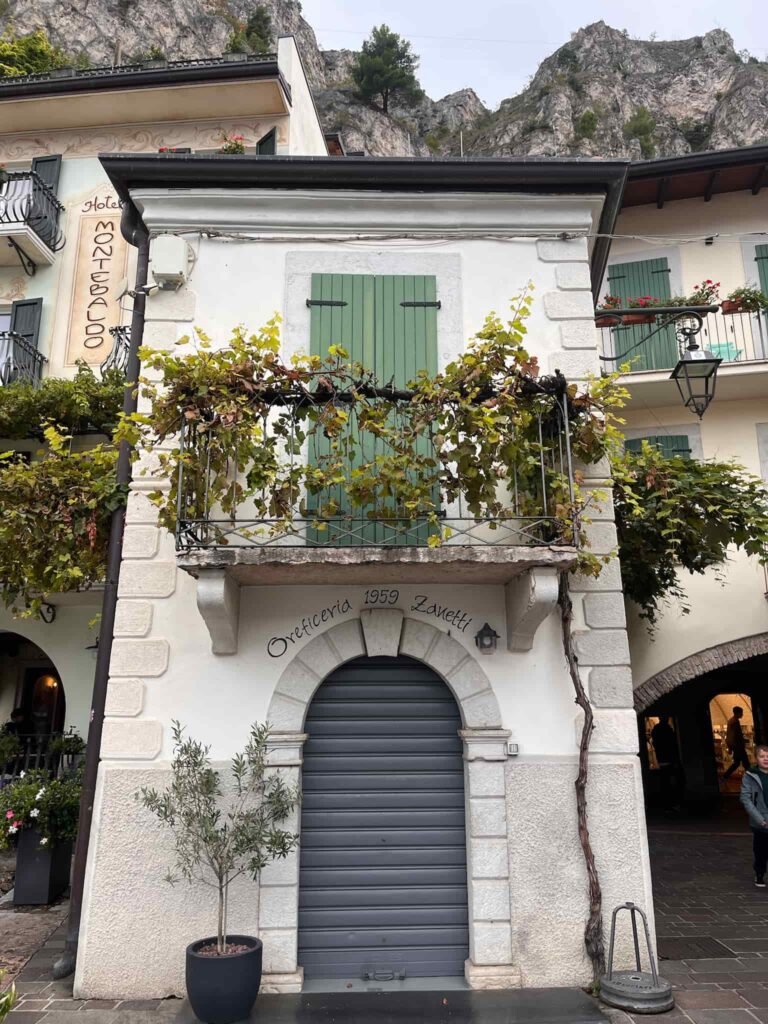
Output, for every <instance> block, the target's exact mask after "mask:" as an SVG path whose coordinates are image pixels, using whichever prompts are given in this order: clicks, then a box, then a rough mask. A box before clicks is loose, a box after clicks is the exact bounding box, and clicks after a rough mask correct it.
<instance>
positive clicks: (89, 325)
mask: <svg viewBox="0 0 768 1024" xmlns="http://www.w3.org/2000/svg"><path fill="white" fill-rule="evenodd" d="M80 212H81V214H82V215H81V217H80V219H79V227H78V239H77V251H76V257H75V272H74V283H73V289H72V307H71V314H70V319H69V339H68V344H67V360H66V361H67V364H68V365H71V364H73V363H75V362H76V361H77V360H78V359H83V360H85V362H87V363H102V362H103V361H104V359H105V358H106V357H107V355H108V353H109V350H110V349H111V348H112V335H111V334H110V333H109V328H110V327H116V326H117V325H118V324H119V323H120V303H119V301H118V299H117V298H116V296H115V289H116V286H117V284H118V283H119V282H120V280H121V279H122V278H123V277H124V276H125V268H126V260H127V256H128V245H127V243H126V241H125V239H124V238H123V236H122V235H121V234H120V206H119V204H118V202H117V200H116V199H114V198H113V197H112V196H95V197H93V198H92V199H89V200H88V201H87V202H85V203H83V205H82V207H81V210H80Z"/></svg>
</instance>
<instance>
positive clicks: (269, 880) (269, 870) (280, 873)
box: [261, 852, 299, 891]
mask: <svg viewBox="0 0 768 1024" xmlns="http://www.w3.org/2000/svg"><path fill="white" fill-rule="evenodd" d="M298 884H299V855H298V853H295V852H294V853H289V854H288V856H287V857H282V858H281V859H280V860H273V861H272V862H271V863H269V864H267V865H266V867H264V868H262V870H261V885H262V887H264V886H268V885H293V886H297V885H298ZM262 891H263V889H262Z"/></svg>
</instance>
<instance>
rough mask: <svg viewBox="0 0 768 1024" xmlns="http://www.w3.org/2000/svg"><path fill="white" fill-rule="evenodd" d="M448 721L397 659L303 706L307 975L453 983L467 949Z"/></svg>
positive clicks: (415, 672) (452, 730)
mask: <svg viewBox="0 0 768 1024" xmlns="http://www.w3.org/2000/svg"><path fill="white" fill-rule="evenodd" d="M460 728H461V719H460V716H459V710H458V707H457V706H456V702H455V701H454V699H453V696H452V695H451V693H450V691H449V690H448V687H447V686H446V685H445V684H444V683H443V682H442V680H441V679H439V678H438V676H437V675H435V673H434V672H432V671H431V670H430V669H428V668H426V667H425V666H424V665H421V664H420V663H419V662H416V661H412V660H411V659H409V658H361V659H358V660H357V661H353V662H350V663H349V664H347V665H345V666H343V667H342V668H340V669H339V670H337V671H336V672H334V673H333V675H331V676H329V678H328V679H327V680H326V681H325V682H324V683H323V684H322V686H321V687H320V689H319V690H318V691H317V693H316V695H315V698H314V700H313V701H312V704H311V706H310V709H309V715H308V717H307V722H306V732H307V733H308V734H309V739H308V740H307V742H306V744H305V747H304V767H303V772H302V790H303V797H302V812H301V890H300V897H299V963H300V964H301V965H302V966H303V968H304V974H305V977H307V978H313V977H314V978H317V977H324V978H360V977H364V976H365V975H366V973H369V972H370V973H374V974H375V975H377V976H378V977H380V978H386V977H387V976H388V975H389V974H390V973H400V972H402V971H405V973H406V975H407V977H440V976H449V975H462V974H463V973H464V961H465V960H466V959H467V957H468V955H469V936H468V923H467V877H466V838H465V832H464V765H463V762H462V748H461V740H460V738H459V736H458V730H459V729H460Z"/></svg>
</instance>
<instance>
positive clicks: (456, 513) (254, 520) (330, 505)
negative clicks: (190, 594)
mask: <svg viewBox="0 0 768 1024" xmlns="http://www.w3.org/2000/svg"><path fill="white" fill-rule="evenodd" d="M567 401H568V400H567V397H566V396H565V395H557V396H555V395H553V396H551V403H550V404H549V406H548V407H547V408H546V409H542V411H541V412H540V413H539V414H538V415H537V418H536V420H535V431H536V432H537V437H538V440H537V443H536V445H535V448H536V451H537V452H538V457H537V459H536V461H535V464H532V462H531V459H530V457H528V459H527V461H525V463H524V464H521V465H520V466H511V467H505V470H507V477H506V482H505V483H504V485H503V486H502V487H500V488H499V492H498V498H499V501H498V506H497V507H499V508H501V509H503V511H499V512H494V513H492V514H488V515H473V514H472V513H471V512H469V511H468V510H467V507H466V501H465V499H464V498H462V497H461V496H459V497H458V498H457V499H455V500H448V499H447V498H446V496H445V495H444V494H443V493H441V488H440V483H439V473H438V471H437V470H435V480H434V483H433V484H431V483H430V482H429V481H427V489H429V487H430V486H431V487H432V495H433V497H432V504H433V508H434V512H433V513H432V514H428V513H427V514H423V515H418V514H409V513H408V512H407V511H406V510H404V509H403V508H398V507H396V506H395V505H393V504H392V501H391V499H388V498H387V497H385V496H384V495H383V494H382V496H381V497H379V496H376V497H374V499H373V501H372V503H371V505H370V506H366V507H362V508H360V507H357V508H355V507H354V506H353V505H352V502H351V501H349V499H348V496H346V495H345V487H344V484H342V485H341V486H335V487H333V488H330V489H328V490H324V491H322V492H321V493H314V494H306V493H303V494H298V495H297V496H296V501H295V503H294V504H295V514H294V515H293V516H291V517H290V518H289V519H288V520H286V519H273V518H270V517H269V516H265V515H263V514H261V515H260V514H258V513H256V512H255V511H254V510H255V508H257V507H260V508H262V509H263V508H265V507H267V508H268V507H269V505H270V496H269V495H268V494H266V493H265V492H260V493H258V494H254V493H253V492H249V491H248V484H247V481H248V478H249V471H250V470H251V468H252V467H250V466H249V465H248V464H247V463H245V461H244V459H243V458H242V456H241V455H240V454H239V452H238V448H237V445H236V444H234V445H233V446H232V449H231V452H230V451H227V453H226V455H227V467H228V468H227V471H226V472H227V481H228V483H227V487H228V488H231V494H232V495H233V500H232V502H231V504H232V506H233V510H232V511H231V512H228V513H227V514H223V513H222V511H221V502H219V503H218V504H217V502H216V499H215V498H214V497H212V486H211V484H212V480H213V479H214V476H215V477H216V480H217V484H218V485H219V491H218V494H219V496H220V494H221V489H220V470H216V471H214V470H212V469H211V468H210V465H211V459H210V456H208V457H207V458H206V433H205V429H206V428H205V426H204V425H201V424H199V423H195V422H185V423H184V425H183V427H182V433H181V437H180V460H179V479H178V503H177V528H176V544H177V549H178V550H179V551H187V552H191V551H200V550H210V549H216V548H227V549H232V548H251V549H253V548H261V549H266V548H272V549H275V548H284V547H294V548H296V547H301V548H317V547H322V548H336V547H344V548H360V547H368V548H372V547H373V548H382V547H387V548H390V547H433V546H435V544H436V542H442V545H443V546H447V545H451V546H477V545H482V546H496V547H504V546H507V547H511V546H527V547H536V546H539V547H541V546H544V547H549V548H555V547H558V546H560V547H568V546H571V545H574V544H575V542H576V541H575V538H576V537H577V535H578V530H577V529H576V524H575V523H573V522H572V521H569V522H564V520H563V518H562V515H563V512H562V509H563V505H564V504H565V505H568V506H570V504H571V503H572V502H573V498H574V487H573V469H572V461H571V444H570V433H569V425H568V416H567ZM282 411H283V414H284V410H282ZM289 420H290V426H289V427H288V428H287V429H286V427H285V420H283V421H282V424H281V429H280V431H279V433H278V432H276V431H274V430H273V436H277V437H279V439H280V440H279V444H280V455H279V458H280V460H281V461H282V462H284V463H285V465H286V466H292V465H293V463H294V460H295V461H298V460H301V463H302V465H304V464H306V462H307V460H308V459H310V458H311V457H312V456H311V455H310V453H309V449H310V448H312V447H314V445H315V444H316V445H318V446H319V447H322V438H312V437H311V438H310V439H309V442H308V443H307V442H305V443H304V444H303V445H302V443H301V440H297V434H300V435H301V437H303V436H304V435H305V434H306V429H307V425H306V420H304V421H301V420H300V419H299V417H298V415H296V411H295V410H294V411H293V414H291V415H290V416H289ZM271 426H273V424H271V422H270V419H269V417H267V418H265V423H264V432H265V435H269V432H270V428H271ZM367 443H368V442H366V444H367ZM374 443H375V442H373V441H372V440H371V441H370V444H374ZM419 443H421V442H419ZM424 443H425V445H429V442H428V440H427V439H424ZM352 447H353V449H354V448H355V446H352ZM193 450H194V452H195V457H194V459H193V460H192V461H190V462H189V463H188V462H187V461H186V458H185V456H186V454H187V453H188V452H191V451H193ZM365 455H366V458H367V459H369V460H370V459H372V458H375V457H376V452H375V451H371V450H368V451H366V453H365ZM522 461H523V460H521V463H522ZM206 465H207V466H208V467H209V468H208V469H207V470H205V469H202V470H201V468H200V467H201V466H202V467H205V466H206ZM358 465H359V455H358V454H355V452H354V451H353V453H352V454H351V455H350V456H349V459H348V463H347V465H346V467H345V470H344V478H345V479H346V480H350V479H352V478H353V473H354V472H355V470H356V468H357V467H358ZM243 494H246V497H244V498H241V496H242V495H243ZM235 495H237V502H236V501H235V500H234V496H235ZM238 502H239V503H238Z"/></svg>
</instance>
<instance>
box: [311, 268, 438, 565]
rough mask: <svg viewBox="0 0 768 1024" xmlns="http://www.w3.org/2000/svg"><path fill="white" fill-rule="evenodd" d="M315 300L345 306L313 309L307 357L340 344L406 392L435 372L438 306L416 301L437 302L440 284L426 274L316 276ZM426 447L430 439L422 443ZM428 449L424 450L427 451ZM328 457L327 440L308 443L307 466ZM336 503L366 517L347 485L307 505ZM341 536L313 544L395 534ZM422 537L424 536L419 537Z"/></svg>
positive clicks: (369, 454)
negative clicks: (417, 380) (346, 492)
mask: <svg viewBox="0 0 768 1024" xmlns="http://www.w3.org/2000/svg"><path fill="white" fill-rule="evenodd" d="M311 298H312V300H313V302H318V301H320V302H334V303H344V305H330V306H328V305H313V306H312V307H311V321H310V323H311V327H310V353H311V354H312V355H315V356H320V357H321V358H324V357H326V356H327V355H328V348H329V346H330V345H333V344H336V345H341V346H343V348H345V349H346V350H347V352H348V353H349V358H350V360H352V361H353V362H360V363H362V364H363V365H364V366H365V367H367V368H369V369H371V370H373V372H374V374H375V376H376V378H377V380H378V382H379V383H380V384H382V385H386V384H390V383H391V384H393V385H394V386H395V387H400V388H404V387H405V386H406V385H407V384H408V382H409V381H411V380H413V379H414V378H415V377H416V375H417V373H418V371H419V370H422V369H423V370H426V371H427V372H428V373H435V372H436V371H437V308H436V307H435V306H434V305H432V306H424V305H412V304H413V303H434V302H436V300H437V280H436V278H434V277H429V276H415V277H414V276H398V275H380V276H375V277H374V276H373V275H364V274H313V275H312V294H311ZM422 443H423V444H424V445H425V446H428V443H429V442H428V441H427V440H426V439H425V440H424V442H422ZM424 451H425V452H426V451H427V448H426V447H425V449H424ZM329 452H330V442H329V441H328V439H327V438H325V437H323V436H316V437H313V438H311V439H310V449H309V458H310V461H311V462H312V461H315V462H316V461H318V460H319V459H321V458H322V457H323V456H327V455H328V454H329ZM375 454H376V450H375V445H374V440H373V438H369V439H367V440H366V443H365V448H364V450H363V451H360V449H359V446H356V453H355V456H354V458H353V461H352V464H351V465H350V469H353V468H354V465H355V464H356V463H357V464H359V463H360V462H362V461H366V462H367V461H369V460H371V459H372V458H374V457H375ZM329 501H333V502H334V503H335V504H336V505H337V506H338V507H339V509H340V512H341V514H342V515H354V516H355V518H364V517H365V509H353V508H351V507H350V505H349V501H348V499H346V497H345V495H344V489H343V488H342V487H338V488H335V489H334V490H333V492H332V493H328V494H327V495H326V494H324V495H323V496H322V497H319V499H318V498H315V499H314V500H310V503H309V507H310V508H311V509H316V508H317V507H318V504H319V505H323V504H327V503H328V502H329ZM340 530H341V534H340V535H339V536H338V537H330V536H329V534H328V532H327V531H319V532H318V531H313V534H312V538H313V539H314V541H315V543H324V544H327V543H328V542H329V541H331V540H332V541H333V542H335V543H337V544H339V545H343V546H356V545H361V544H381V543H385V542H390V543H391V542H392V534H393V531H392V529H391V528H387V527H384V526H381V525H379V524H376V523H371V524H370V525H367V526H363V527H362V528H360V527H359V526H357V525H356V526H353V527H352V530H353V534H354V535H353V536H345V535H344V527H343V525H342V526H341V527H340ZM425 530H426V528H422V527H414V528H413V529H409V530H408V531H407V534H405V535H404V537H403V538H402V540H400V541H399V543H403V544H406V543H407V544H414V543H425V542H426V536H427V534H426V532H425ZM422 533H424V536H423V537H422Z"/></svg>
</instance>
